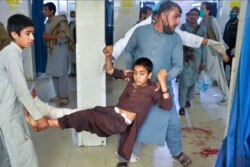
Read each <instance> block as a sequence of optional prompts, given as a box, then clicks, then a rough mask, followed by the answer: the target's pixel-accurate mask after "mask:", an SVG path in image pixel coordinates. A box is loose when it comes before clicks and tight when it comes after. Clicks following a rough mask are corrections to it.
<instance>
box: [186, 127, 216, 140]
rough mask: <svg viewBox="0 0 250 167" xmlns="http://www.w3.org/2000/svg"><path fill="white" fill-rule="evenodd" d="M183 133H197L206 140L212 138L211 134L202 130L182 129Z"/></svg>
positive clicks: (206, 130)
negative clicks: (202, 135)
mask: <svg viewBox="0 0 250 167" xmlns="http://www.w3.org/2000/svg"><path fill="white" fill-rule="evenodd" d="M182 130H183V131H186V132H190V133H198V134H204V135H205V136H206V137H205V138H206V139H208V138H214V136H213V133H212V131H211V130H209V129H202V128H196V127H193V128H182Z"/></svg>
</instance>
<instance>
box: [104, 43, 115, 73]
mask: <svg viewBox="0 0 250 167" xmlns="http://www.w3.org/2000/svg"><path fill="white" fill-rule="evenodd" d="M112 51H113V46H112V45H108V46H106V47H105V48H104V49H103V53H104V54H105V68H106V72H107V73H108V74H109V75H112V74H113V72H114V67H113V64H112Z"/></svg>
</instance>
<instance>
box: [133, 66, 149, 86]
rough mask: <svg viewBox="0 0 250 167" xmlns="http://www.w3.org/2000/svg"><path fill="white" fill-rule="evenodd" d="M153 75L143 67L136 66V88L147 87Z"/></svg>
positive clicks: (134, 75)
mask: <svg viewBox="0 0 250 167" xmlns="http://www.w3.org/2000/svg"><path fill="white" fill-rule="evenodd" d="M150 77H151V73H149V72H148V71H147V69H146V68H145V67H143V66H140V65H136V66H134V71H133V78H134V82H135V85H136V86H145V85H146V84H147V82H148V79H150Z"/></svg>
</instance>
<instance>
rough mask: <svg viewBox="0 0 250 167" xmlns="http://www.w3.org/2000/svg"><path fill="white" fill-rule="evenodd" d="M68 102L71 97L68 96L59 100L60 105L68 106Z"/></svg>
mask: <svg viewBox="0 0 250 167" xmlns="http://www.w3.org/2000/svg"><path fill="white" fill-rule="evenodd" d="M67 104H69V99H67V98H64V99H62V100H60V101H59V102H58V105H59V106H66V105H67Z"/></svg>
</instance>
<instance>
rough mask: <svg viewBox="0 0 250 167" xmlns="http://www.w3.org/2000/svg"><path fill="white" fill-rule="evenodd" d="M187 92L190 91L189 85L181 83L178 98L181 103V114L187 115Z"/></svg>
mask: <svg viewBox="0 0 250 167" xmlns="http://www.w3.org/2000/svg"><path fill="white" fill-rule="evenodd" d="M180 82H181V81H180ZM187 92H188V87H187V86H183V85H181V84H179V91H178V99H179V104H180V110H179V115H185V105H186V100H187Z"/></svg>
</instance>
